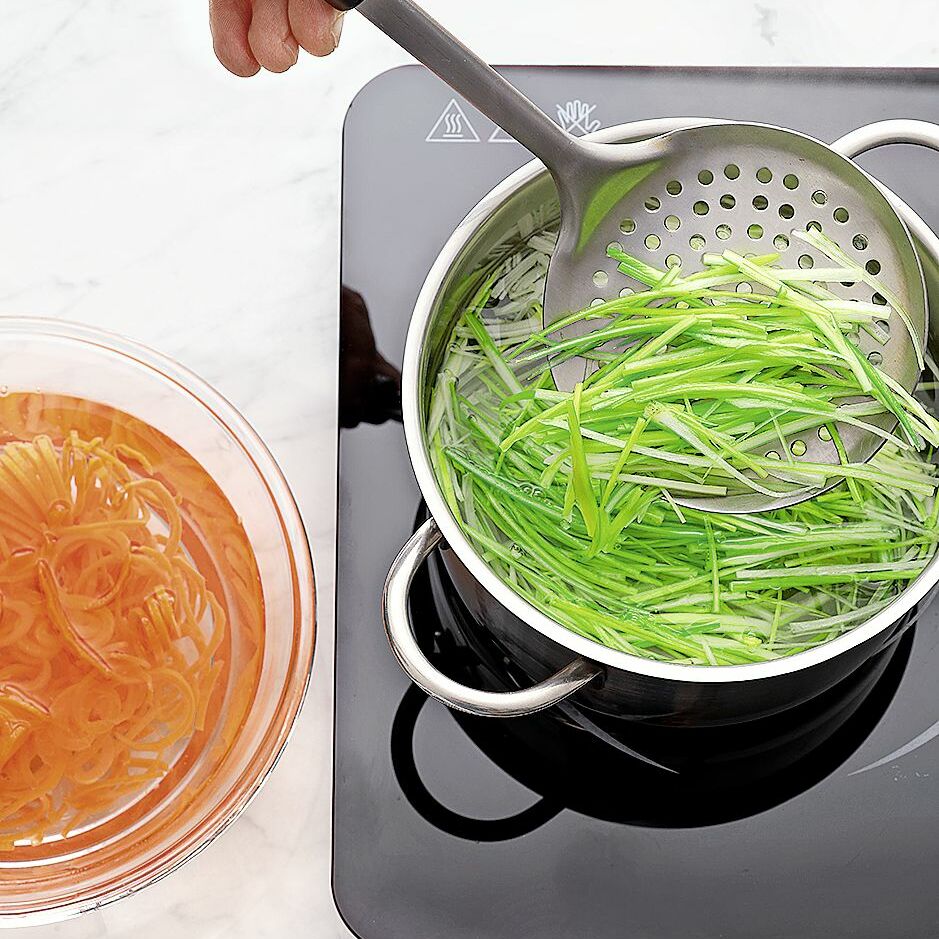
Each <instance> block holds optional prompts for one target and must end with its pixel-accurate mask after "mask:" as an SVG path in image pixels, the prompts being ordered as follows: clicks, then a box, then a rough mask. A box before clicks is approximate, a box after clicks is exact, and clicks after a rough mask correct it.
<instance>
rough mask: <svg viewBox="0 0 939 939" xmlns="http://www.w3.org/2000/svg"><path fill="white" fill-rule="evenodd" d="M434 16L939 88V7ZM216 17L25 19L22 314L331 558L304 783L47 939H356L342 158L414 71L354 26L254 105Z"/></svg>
mask: <svg viewBox="0 0 939 939" xmlns="http://www.w3.org/2000/svg"><path fill="white" fill-rule="evenodd" d="M427 6H428V8H430V9H431V11H432V12H433V13H435V14H436V15H438V16H439V17H440V18H441V19H442V20H443V21H444V22H446V23H447V25H449V26H450V27H451V28H453V29H454V30H455V31H457V32H459V33H460V34H461V35H463V36H464V37H465V38H466V39H467V40H469V41H470V42H471V43H473V44H475V45H476V46H477V47H478V48H479V50H480V51H481V52H482V53H483V54H484V55H485V56H486V57H487V58H489V59H490V60H492V61H497V62H503V63H509V62H520V63H568V64H574V63H596V64H627V63H636V64H684V63H693V64H812V65H867V66H873V65H890V66H908V65H939V33H937V32H936V31H935V30H932V29H931V28H930V25H929V24H931V22H932V19H933V17H932V15H931V14H932V13H933V12H934V0H903V2H902V3H897V2H896V0H824V2H819V0H710V2H703V0H670V2H668V3H649V4H640V3H638V2H628V3H626V2H623V0H580V2H578V3H570V2H568V0H472V2H466V0H427ZM205 8H206V0H133V2H120V0H3V2H2V6H0V312H3V313H11V312H30V313H40V314H45V315H54V316H62V317H67V318H70V319H76V320H82V321H86V322H89V323H94V324H98V325H101V326H105V327H109V328H113V329H117V330H119V331H122V332H125V333H128V334H130V335H131V336H133V337H134V338H136V339H139V340H142V341H144V342H146V343H148V344H151V345H154V346H156V347H158V348H159V349H161V350H162V351H164V352H166V353H168V354H170V355H172V356H175V357H176V358H178V359H180V360H181V361H182V362H183V363H185V364H186V365H188V366H190V367H192V368H194V369H195V370H196V371H198V372H200V373H201V374H202V375H203V376H204V377H206V378H207V379H208V380H210V381H211V382H213V383H214V384H215V385H217V386H218V387H219V388H220V390H221V391H222V392H223V393H224V394H226V395H227V396H228V397H229V398H230V399H231V400H232V401H233V402H234V403H235V405H236V406H238V407H239V408H240V409H241V410H242V411H243V412H244V413H245V414H246V415H247V417H248V418H249V419H250V420H251V421H252V422H253V423H254V425H255V427H256V428H257V429H258V431H259V432H260V433H261V434H262V436H263V437H264V438H265V439H266V440H267V442H268V443H269V445H270V446H271V448H272V450H273V451H274V454H275V456H276V457H277V458H278V460H279V461H280V463H281V465H282V466H283V468H284V470H285V472H286V473H287V476H288V478H289V479H290V480H291V482H292V485H293V487H294V490H295V492H296V495H297V497H298V500H299V502H300V505H301V508H302V510H303V513H304V517H305V519H306V523H307V527H308V531H309V534H310V537H311V539H312V542H313V551H314V557H315V561H316V566H317V575H318V582H319V617H320V620H319V639H318V650H317V658H316V666H315V670H314V677H313V683H312V688H311V692H310V695H309V698H308V700H307V702H306V706H305V708H304V711H303V713H302V715H301V717H300V720H299V723H298V726H297V729H296V733H295V734H294V737H293V739H292V742H291V744H290V746H289V747H288V750H287V753H286V755H285V757H284V759H283V761H282V762H281V764H280V766H279V767H278V769H277V771H276V772H275V773H274V775H273V777H272V778H271V780H270V781H269V783H268V784H267V785H266V787H265V788H264V790H263V791H262V793H261V795H260V796H259V798H258V799H257V800H256V801H255V802H254V803H253V804H252V806H251V808H250V809H249V810H248V812H247V813H246V815H245V816H244V817H243V818H241V819H240V820H239V821H238V823H237V824H235V825H234V826H233V827H232V828H231V829H229V831H228V832H227V833H226V834H225V835H224V836H223V837H222V838H221V839H219V840H218V841H217V842H216V843H215V844H213V845H212V846H210V848H209V849H208V850H207V851H205V852H204V853H203V854H202V855H200V856H199V857H198V858H197V859H195V860H194V861H193V862H191V863H190V864H188V865H187V866H186V867H184V868H183V869H182V870H180V871H179V872H177V873H176V874H174V875H173V876H171V877H169V878H167V879H166V880H164V881H163V882H161V883H160V884H158V885H156V886H154V887H152V888H150V889H148V890H146V891H144V892H143V893H141V894H140V895H139V896H136V897H133V898H131V899H129V900H125V901H123V902H120V903H117V904H115V905H113V906H110V907H108V908H107V909H105V910H103V911H102V912H100V913H97V914H94V915H88V916H85V917H82V918H80V919H78V920H75V921H72V922H69V923H65V924H62V925H60V926H57V927H47V928H43V929H35V930H26V931H25V932H24V933H23V934H24V935H25V936H28V937H30V939H47V937H52V936H61V937H65V939H86V937H99V936H120V937H123V936H133V937H135V939H150V937H153V939H166V937H168V936H170V937H172V936H176V935H186V936H187V939H214V937H223V936H224V937H226V939H262V937H276V939H280V937H293V936H301V935H305V936H315V937H316V939H334V937H339V936H348V935H349V934H348V932H347V931H346V930H345V929H344V927H343V926H342V925H341V923H340V921H339V918H338V915H337V914H336V912H335V910H334V908H333V904H332V899H331V894H330V885H329V880H330V871H329V866H330V858H329V816H330V801H329V800H330V789H331V765H330V761H331V737H330V730H331V721H332V714H331V709H332V701H331V684H332V681H331V678H332V676H331V669H332V628H333V624H332V605H333V557H334V551H333V538H334V518H335V511H334V499H335V385H336V341H337V315H336V304H337V286H338V285H337V270H338V203H339V199H338V192H339V153H340V134H341V123H342V118H343V114H344V113H345V109H346V107H347V105H348V103H349V101H350V100H351V98H352V97H353V95H354V94H355V92H356V91H357V90H358V89H359V88H360V87H361V86H362V85H363V84H364V83H365V81H367V80H368V79H369V78H371V77H372V76H373V75H376V74H378V73H379V72H381V71H383V70H384V69H386V68H389V67H391V66H393V65H396V64H398V63H401V62H404V61H407V58H406V56H405V55H404V54H403V53H401V52H399V51H398V50H397V49H395V48H394V47H393V46H392V45H391V44H390V43H389V42H388V41H387V40H385V39H384V38H383V37H381V36H379V35H378V34H377V33H376V32H375V31H374V30H373V29H372V28H371V27H370V26H369V25H368V24H366V23H365V22H364V21H361V20H360V19H356V17H355V16H350V17H348V18H347V19H348V22H347V24H346V28H345V34H344V36H343V41H342V45H341V46H340V49H339V52H338V53H337V54H336V55H334V56H333V57H332V58H331V59H329V60H327V61H323V62H318V61H317V62H314V61H312V60H310V59H309V58H306V57H304V59H302V60H301V62H300V64H299V66H298V67H296V68H295V69H293V70H292V71H291V72H290V73H288V74H287V75H284V76H271V75H261V76H259V77H257V78H254V79H251V80H249V81H244V80H239V79H235V78H233V77H230V76H228V75H227V74H226V73H224V72H223V71H222V70H221V68H220V67H219V66H218V65H217V64H216V63H215V61H214V59H213V57H212V53H211V48H210V42H209V37H208V31H207V26H206V9H205ZM611 24H612V27H613V28H611ZM376 628H377V624H376Z"/></svg>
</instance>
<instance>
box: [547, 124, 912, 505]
mask: <svg viewBox="0 0 939 939" xmlns="http://www.w3.org/2000/svg"><path fill="white" fill-rule="evenodd" d="M577 160H578V162H579V164H580V169H579V170H578V171H577V172H576V173H573V172H564V173H559V172H558V171H557V170H555V172H554V176H555V180H556V182H557V185H558V189H559V195H560V200H561V229H560V234H559V237H558V245H557V249H556V251H555V253H554V256H553V257H552V259H551V264H550V266H549V269H548V278H547V285H546V290H545V304H544V308H545V317H544V320H545V325H546V326H548V325H550V324H551V323H554V322H557V321H559V320H560V319H562V318H563V317H565V316H567V315H568V314H570V313H571V312H574V311H578V310H583V309H585V308H587V307H589V306H591V305H599V304H600V303H603V302H606V301H609V300H614V299H615V298H616V297H617V296H620V295H622V294H623V293H624V292H626V291H633V290H640V289H645V285H644V284H639V283H638V282H636V281H632V280H629V279H628V278H624V275H623V274H622V273H621V272H620V271H619V270H618V266H617V261H616V260H614V259H612V258H610V257H609V254H608V249H609V248H610V246H614V247H617V248H621V249H622V250H624V251H625V252H626V253H628V254H630V255H632V256H634V257H636V258H638V259H639V260H640V261H644V262H646V263H648V264H650V265H651V266H653V267H656V268H658V269H660V270H663V271H664V270H666V269H667V268H668V267H670V266H673V265H684V266H685V267H687V268H689V269H697V267H698V266H700V264H701V256H702V254H704V253H705V252H718V253H719V252H722V251H724V250H725V249H728V248H729V249H732V250H733V251H735V252H737V253H738V254H741V255H746V254H767V253H770V252H777V253H779V255H780V261H779V263H780V265H781V266H783V267H787V268H795V267H811V266H816V265H817V266H819V267H822V266H831V262H830V261H829V260H828V259H827V258H825V257H824V255H822V254H821V253H819V252H817V251H815V250H814V249H813V248H811V247H809V246H808V245H806V244H804V243H803V242H801V241H799V240H797V239H795V238H793V237H792V232H793V231H794V230H800V229H804V228H809V229H812V228H816V229H817V230H819V231H823V232H824V233H825V234H827V235H828V236H829V237H830V238H832V240H834V241H835V242H837V243H838V245H839V246H840V247H841V248H842V249H843V250H844V251H845V252H846V253H848V254H849V255H850V256H851V257H852V258H853V259H854V260H856V261H857V263H858V264H859V265H860V266H862V267H864V266H866V267H867V269H868V270H869V271H871V272H872V273H876V274H877V277H878V279H879V280H880V281H881V282H882V283H883V284H884V285H885V286H886V287H888V288H889V290H890V291H892V292H893V294H894V295H895V296H896V297H897V298H898V301H899V302H900V303H901V304H903V308H904V309H905V310H906V312H907V313H908V314H909V316H910V318H911V320H912V322H913V324H914V327H915V330H916V331H917V333H918V335H919V340H920V343H921V348H922V346H923V345H924V344H925V334H926V319H927V314H926V289H925V285H924V281H923V272H922V268H921V267H920V263H919V258H918V256H917V253H916V250H915V248H914V246H913V242H912V240H911V238H910V234H909V232H908V231H907V229H906V226H905V225H904V223H903V221H902V220H901V219H900V217H899V216H898V215H897V213H896V211H895V210H894V209H893V207H892V206H891V205H890V203H889V202H888V201H887V199H886V197H885V196H884V195H883V193H882V192H881V191H880V189H879V188H878V187H877V186H876V185H875V184H874V182H873V181H872V180H871V179H870V177H868V176H867V175H866V174H865V173H864V172H863V171H862V170H861V169H860V168H859V167H858V166H857V165H856V164H854V163H852V162H851V161H850V160H848V159H846V158H845V157H842V156H840V155H839V154H837V153H835V152H834V151H833V150H832V149H830V148H829V147H827V146H826V145H825V144H823V143H821V142H820V141H817V140H814V139H812V138H810V137H807V136H804V135H802V134H798V133H796V132H794V131H789V130H784V129H782V128H778V127H772V126H768V125H763V124H742V123H727V124H713V125H707V126H701V127H692V128H688V129H683V130H677V131H673V132H671V133H669V134H666V135H663V136H662V137H657V138H653V139H651V140H649V141H643V142H641V143H639V144H595V143H590V142H588V141H582V142H580V146H579V147H578V152H577ZM750 286H751V287H752V288H753V289H757V290H759V289H761V288H759V285H752V284H751V285H750ZM826 286H827V287H828V289H829V290H831V291H832V292H833V293H835V294H836V295H838V296H839V297H842V298H846V299H848V298H850V299H856V300H864V301H867V302H871V301H873V302H875V303H878V302H883V300H884V298H883V297H879V296H878V295H875V294H873V292H872V291H871V290H870V288H868V287H865V285H864V284H862V283H858V284H850V285H845V284H841V283H829V284H827V285H826ZM743 289H746V288H743ZM605 322H606V321H605V320H602V319H595V320H581V321H579V322H577V323H575V324H573V325H571V326H569V327H566V328H565V329H564V330H563V331H562V335H563V336H564V337H565V338H568V337H571V336H576V335H584V334H585V333H587V332H590V331H592V330H595V329H598V328H600V327H601V326H602V325H603V324H604V323H605ZM858 345H859V347H860V349H861V351H862V352H863V353H864V354H865V355H867V356H868V357H869V358H870V359H871V361H872V362H874V363H875V364H876V365H877V366H878V368H879V369H880V370H881V371H882V372H884V373H885V374H887V375H889V376H890V377H891V378H893V379H894V380H895V381H896V382H898V383H899V384H900V385H901V386H902V387H903V388H905V389H906V390H907V391H910V392H912V391H913V390H914V388H915V387H916V383H917V382H918V380H919V377H920V371H921V370H920V366H919V360H918V357H917V353H916V348H915V345H914V342H913V339H912V337H911V336H910V334H909V332H908V331H907V330H906V329H905V328H904V327H903V325H902V323H900V322H899V321H898V320H897V321H895V322H894V323H893V328H892V329H890V331H889V339H888V340H887V341H886V342H885V343H884V344H880V343H878V342H877V341H876V340H874V339H873V338H870V337H868V336H867V335H866V334H862V335H861V337H860V339H859V340H858ZM590 368H591V366H590V365H589V364H588V362H587V360H586V359H583V358H574V359H568V360H567V361H565V362H559V363H558V364H557V365H555V366H553V367H552V374H553V376H554V379H555V382H556V383H557V385H558V388H559V389H561V390H564V391H571V390H573V388H574V387H575V386H576V384H577V383H578V382H580V381H583V380H584V378H585V377H586V376H587V374H588V369H590ZM871 420H872V423H875V424H877V425H878V426H880V427H882V428H884V429H885V430H892V429H893V428H894V427H895V426H896V418H895V417H894V416H893V415H892V414H883V415H878V416H876V417H874V418H872V419H871ZM839 434H840V436H841V439H842V442H843V444H844V447H845V450H846V453H847V457H848V459H849V460H850V461H851V462H858V463H863V462H866V461H867V460H869V459H870V458H871V457H872V456H873V455H874V454H875V453H876V452H877V450H878V449H879V448H880V446H881V445H882V444H883V438H881V437H879V436H877V435H875V434H872V433H870V432H866V431H864V430H862V429H860V428H857V427H854V426H851V425H847V424H844V425H839ZM792 443H793V444H794V445H795V444H796V443H798V447H797V454H798V455H797V456H796V457H795V458H796V459H797V460H799V461H804V462H811V463H823V464H831V465H838V464H839V462H840V459H839V455H838V452H837V450H836V448H835V445H834V443H833V442H832V441H831V440H830V439H822V437H820V436H818V435H817V434H815V433H812V434H811V435H809V434H807V435H806V436H805V438H804V439H800V440H799V441H798V442H796V441H793V442H792ZM803 446H804V448H805V449H804V450H802V447H803ZM775 449H778V446H777V447H776V448H775ZM764 450H765V451H766V452H769V451H773V450H774V446H773V445H767V446H766V447H765V448H764ZM756 453H757V454H759V455H763V452H762V451H759V450H758V451H756ZM837 482H838V478H837V475H835V476H834V477H833V478H832V479H831V480H830V485H829V486H827V487H826V488H830V486H833V485H836V484H837ZM778 488H779V489H780V495H779V496H778V497H774V496H766V495H763V494H761V493H758V492H755V493H747V494H741V495H728V496H719V497H718V496H713V497H703V498H696V497H692V498H683V499H678V500H676V501H678V502H679V503H680V504H681V505H685V506H690V507H694V508H699V509H703V510H705V511H711V512H723V513H734V514H739V513H751V512H761V511H767V510H770V509H775V508H781V507H783V506H787V505H793V504H795V503H797V502H800V501H803V500H805V499H808V498H812V497H813V496H815V495H818V494H819V493H820V492H822V491H824V489H816V490H812V491H809V492H806V490H805V488H804V487H799V486H796V485H795V484H786V483H785V482H782V481H779V483H778Z"/></svg>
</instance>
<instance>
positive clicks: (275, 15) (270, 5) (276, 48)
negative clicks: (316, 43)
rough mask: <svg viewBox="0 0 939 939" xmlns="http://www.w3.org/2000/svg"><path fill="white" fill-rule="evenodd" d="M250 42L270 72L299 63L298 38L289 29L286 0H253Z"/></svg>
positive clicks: (284, 69) (256, 54)
mask: <svg viewBox="0 0 939 939" xmlns="http://www.w3.org/2000/svg"><path fill="white" fill-rule="evenodd" d="M248 44H249V45H250V46H251V51H252V52H253V53H254V57H255V58H256V59H257V60H258V62H260V63H261V65H263V66H264V68H266V69H267V70H268V71H269V72H286V71H287V69H288V68H290V66H291V65H293V64H295V63H296V61H297V40H296V39H294V36H293V33H292V32H291V31H290V20H289V19H288V17H287V0H254V13H253V15H252V17H251V26H250V28H249V29H248Z"/></svg>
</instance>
